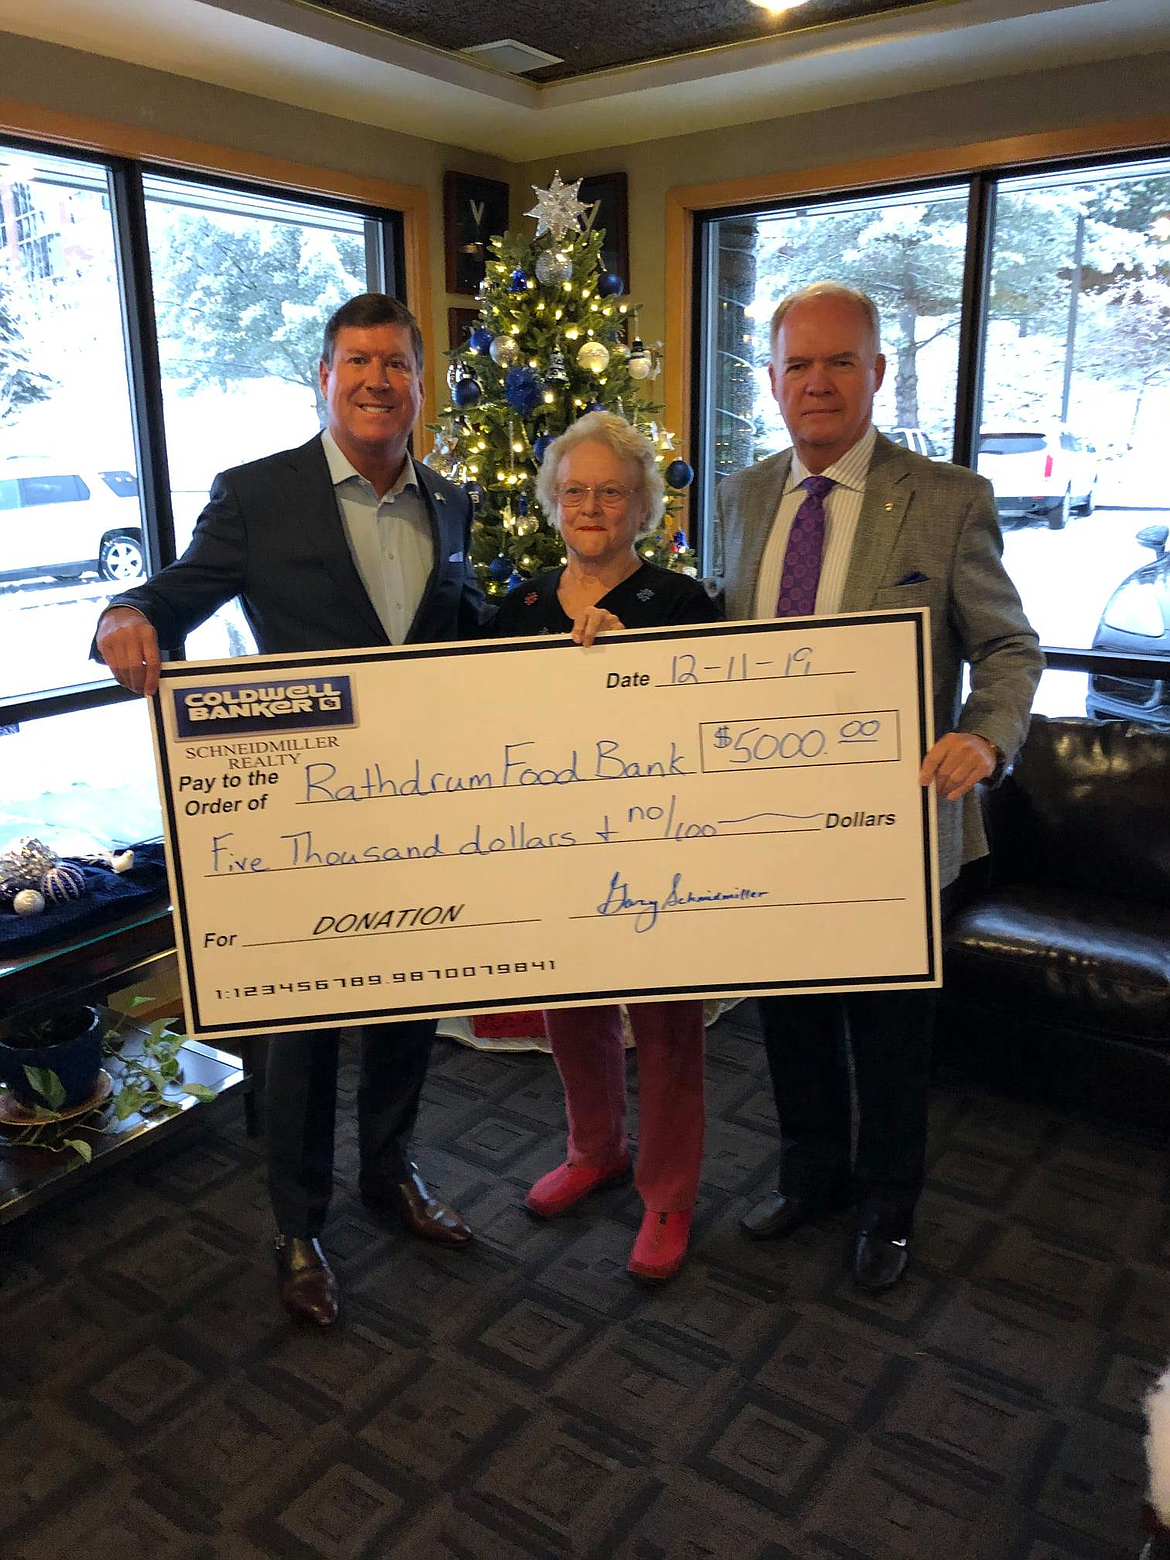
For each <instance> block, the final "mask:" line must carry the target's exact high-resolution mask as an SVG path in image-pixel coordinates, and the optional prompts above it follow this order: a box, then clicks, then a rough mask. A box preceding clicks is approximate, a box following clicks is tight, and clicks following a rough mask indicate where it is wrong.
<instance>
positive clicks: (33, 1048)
mask: <svg viewBox="0 0 1170 1560" xmlns="http://www.w3.org/2000/svg"><path fill="white" fill-rule="evenodd" d="M151 1002H152V999H151V998H149V997H140V998H135V1000H134V1002H133V1003H132V1004H131V1007H132V1008H133V1007H135V1006H139V1005H142V1004H146V1003H151ZM124 1039H125V1036H124V1035H122V1034H120V1033H119V1031H118V1029H117V1028H116V1027H111V1028H107V1027H106V1026H105V1023H104V1021H103V1015H102V1014H101V1013H100V1012H99V1011H98V1010H97V1009H96V1008H92V1007H85V1008H82V1007H79V1006H77V1005H76V1004H74V1005H73V1006H71V1007H62V1008H61V1009H59V1010H55V1011H53V1012H50V1013H47V1014H43V1015H41V1016H40V1017H38V1018H37V1019H35V1020H29V1021H27V1022H23V1023H10V1024H9V1025H8V1026H6V1029H5V1032H4V1037H3V1039H2V1040H0V1084H4V1085H6V1086H7V1087H8V1089H9V1091H10V1092H11V1094H12V1097H13V1099H14V1100H15V1101H16V1102H17V1104H18V1105H19V1106H21V1107H22V1108H23V1119H19V1120H18V1121H17V1123H16V1124H17V1125H18V1127H19V1133H18V1136H17V1137H16V1138H15V1139H10V1141H14V1142H15V1143H17V1144H20V1145H22V1146H26V1147H34V1146H35V1147H39V1148H47V1149H50V1150H52V1151H54V1152H59V1151H61V1150H62V1149H72V1150H73V1151H74V1152H75V1153H76V1154H77V1155H78V1157H79V1158H81V1159H83V1160H85V1161H86V1162H88V1161H89V1160H90V1159H91V1158H92V1148H91V1146H90V1144H89V1142H88V1141H87V1140H86V1139H85V1138H82V1137H64V1136H63V1135H62V1132H61V1128H60V1126H59V1123H60V1122H61V1121H62V1117H63V1116H66V1117H67V1116H68V1114H69V1113H72V1114H73V1115H74V1116H76V1117H77V1118H78V1119H77V1120H76V1122H69V1126H70V1127H71V1128H72V1130H73V1131H74V1132H79V1131H85V1132H94V1133H100V1132H102V1131H103V1130H105V1128H106V1126H107V1125H108V1116H107V1115H106V1113H105V1112H104V1111H103V1113H102V1115H101V1116H100V1117H99V1116H98V1115H97V1114H96V1107H97V1106H98V1105H104V1104H105V1103H106V1100H107V1099H110V1108H111V1110H112V1114H113V1118H114V1120H115V1121H117V1122H121V1121H125V1120H126V1119H127V1118H128V1117H130V1116H132V1115H134V1114H135V1113H138V1114H140V1115H144V1116H146V1115H152V1114H154V1113H155V1112H161V1113H165V1114H168V1115H171V1114H174V1113H175V1112H176V1111H179V1110H182V1108H183V1106H182V1103H181V1101H182V1098H183V1096H184V1095H190V1096H191V1097H192V1098H194V1099H197V1100H201V1101H207V1100H213V1099H215V1097H216V1095H215V1090H214V1089H209V1088H207V1087H206V1086H205V1085H204V1084H201V1083H194V1082H191V1083H188V1082H186V1081H185V1080H184V1079H183V1075H182V1068H181V1066H180V1061H179V1048H180V1047H181V1046H182V1044H183V1036H182V1035H181V1034H176V1033H175V1032H174V1031H172V1030H171V1029H170V1027H169V1022H168V1020H167V1019H157V1020H156V1021H155V1022H154V1023H152V1024H150V1025H149V1026H148V1027H147V1028H146V1029H145V1030H143V1031H142V1033H141V1040H140V1043H139V1044H138V1045H137V1046H135V1047H134V1049H133V1050H132V1051H129V1052H128V1051H127V1050H125V1049H124V1048H123V1044H122V1042H123V1040H124ZM103 1058H108V1059H110V1060H111V1068H110V1071H111V1072H112V1073H113V1074H115V1077H114V1079H113V1083H112V1089H111V1083H110V1081H109V1080H108V1076H107V1080H106V1081H105V1094H104V1095H103V1094H102V1093H101V1091H100V1090H99V1089H98V1088H97V1084H98V1080H99V1076H100V1074H101V1071H102V1060H103ZM87 1080H88V1081H87ZM111 1093H112V1098H111ZM90 1099H93V1100H94V1105H95V1111H94V1112H90V1113H88V1114H84V1113H83V1112H81V1111H79V1110H78V1107H79V1106H84V1105H85V1103H86V1101H87V1100H90ZM30 1118H31V1119H30ZM83 1118H84V1119H83Z"/></svg>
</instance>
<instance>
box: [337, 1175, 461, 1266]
mask: <svg viewBox="0 0 1170 1560" xmlns="http://www.w3.org/2000/svg"><path fill="white" fill-rule="evenodd" d="M403 1168H404V1170H405V1172H406V1175H405V1179H403V1180H402V1181H400V1182H399V1183H398V1184H397V1186H391V1187H389V1188H388V1189H387V1190H385V1191H368V1192H365V1191H364V1192H363V1193H362V1201H363V1202H364V1203H365V1204H366V1206H367V1207H368V1208H373V1209H374V1210H375V1211H376V1212H378V1213H384V1212H386V1211H390V1212H392V1213H396V1214H397V1215H398V1217H399V1218H400V1219H401V1220H402V1222H403V1224H404V1225H405V1226H406V1228H407V1229H408V1230H409V1231H410V1233H411V1234H412V1235H417V1236H419V1238H420V1239H421V1240H433V1241H437V1242H438V1243H439V1244H440V1245H443V1246H462V1245H463V1244H464V1243H465V1242H467V1241H469V1240H470V1239H471V1228H470V1226H469V1225H468V1223H467V1221H466V1219H464V1217H463V1216H462V1214H459V1213H456V1211H455V1209H454V1208H449V1207H448V1206H447V1204H446V1203H445V1202H442V1201H441V1200H440V1199H439V1198H438V1197H436V1196H435V1194H434V1193H433V1192H432V1191H431V1189H430V1187H429V1186H428V1185H427V1183H426V1182H425V1181H424V1180H423V1178H422V1176H421V1175H420V1174H419V1169H418V1166H417V1165H414V1164H408V1165H405V1166H404V1167H403Z"/></svg>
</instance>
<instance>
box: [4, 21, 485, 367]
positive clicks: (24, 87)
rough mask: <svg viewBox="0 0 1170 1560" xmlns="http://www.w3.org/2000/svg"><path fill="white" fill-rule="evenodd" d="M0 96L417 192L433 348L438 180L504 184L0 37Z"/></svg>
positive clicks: (439, 288) (475, 158) (302, 114)
mask: <svg viewBox="0 0 1170 1560" xmlns="http://www.w3.org/2000/svg"><path fill="white" fill-rule="evenodd" d="M0 61H3V67H2V72H0V97H6V98H8V99H9V100H10V101H11V100H13V99H16V100H19V101H20V102H24V103H29V104H32V105H35V106H36V107H37V108H42V109H51V110H56V111H58V112H61V113H67V114H76V115H80V116H83V117H91V118H94V119H104V120H112V121H116V122H118V123H120V124H130V125H135V126H139V127H142V128H143V129H147V130H153V131H157V132H159V133H165V134H167V135H174V136H182V137H185V138H187V139H189V140H192V141H202V142H208V143H212V144H214V145H216V146H224V147H230V148H231V149H233V150H236V151H241V152H251V153H257V154H262V155H264V156H268V157H279V158H282V159H284V160H286V161H288V162H295V163H305V164H308V165H310V166H314V167H324V168H333V169H337V170H338V171H339V172H341V173H345V174H351V175H355V176H357V177H361V178H371V179H384V180H387V181H389V182H393V183H397V184H416V185H419V186H421V187H422V188H423V189H424V190H425V191H426V193H427V195H428V197H429V200H430V261H431V301H432V324H433V330H434V336H433V340H434V341H435V343H436V344H437V346H438V347H440V348H442V347H444V346H446V342H447V306H448V302H449V301H450V302H451V303H461V304H464V305H466V303H467V302H468V300H467V299H466V298H451V299H450V300H448V298H447V292H446V282H445V279H444V272H443V173H444V171H445V170H446V169H448V168H458V169H460V170H461V171H462V172H465V173H478V174H484V175H486V176H488V177H489V178H495V179H504V180H507V179H509V178H510V177H511V174H512V172H513V170H512V168H511V167H510V165H509V164H507V163H504V162H502V161H500V159H498V158H494V157H487V156H484V155H482V154H478V153H475V152H468V151H466V150H464V149H462V148H460V147H452V146H447V145H445V144H444V143H443V142H441V141H438V140H424V139H423V138H422V137H421V136H413V135H402V134H399V133H398V132H396V131H393V130H379V129H376V128H374V127H373V126H370V125H363V124H353V123H351V122H349V121H348V120H344V119H336V118H333V117H332V116H331V115H328V114H318V113H313V112H311V111H310V110H307V109H301V108H293V107H291V106H289V105H288V104H285V103H274V102H272V101H270V100H269V99H267V98H260V97H253V96H251V95H250V94H248V93H245V92H233V91H230V90H229V89H227V88H226V87H216V86H210V85H208V84H207V83H206V82H201V81H191V80H188V79H187V78H186V77H183V76H173V75H169V74H167V73H165V72H163V71H156V70H146V69H144V68H142V67H141V66H137V65H128V64H125V63H123V62H122V61H119V60H110V59H104V58H101V57H99V56H97V55H93V54H84V53H82V52H81V51H79V50H77V49H66V48H61V47H59V46H58V45H56V44H49V43H41V42H38V41H36V40H34V39H31V38H23V37H16V36H14V35H13V34H10V33H0Z"/></svg>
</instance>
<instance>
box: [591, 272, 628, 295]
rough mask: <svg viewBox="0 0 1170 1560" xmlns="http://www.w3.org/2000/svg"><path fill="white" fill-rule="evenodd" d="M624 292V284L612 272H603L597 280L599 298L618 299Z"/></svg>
mask: <svg viewBox="0 0 1170 1560" xmlns="http://www.w3.org/2000/svg"><path fill="white" fill-rule="evenodd" d="M625 290H626V284H625V282H623V281H622V279H621V277H620V276H617V275H615V274H614V272H613V271H605V272H603V273H602V275H601V276H599V277H598V278H597V296H598V297H599V298H620V297H621V295H622V293H624V292H625Z"/></svg>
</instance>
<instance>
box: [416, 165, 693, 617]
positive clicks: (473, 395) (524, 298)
mask: <svg viewBox="0 0 1170 1560" xmlns="http://www.w3.org/2000/svg"><path fill="white" fill-rule="evenodd" d="M579 186H580V180H577V182H576V183H573V184H564V183H562V181H561V176H560V174H559V173H557V175H556V176H555V178H554V179H553V181H552V183H551V185H550V186H549V188H548V189H545V190H542V189H540V188H538V187H537V186H535V185H534V186H533V188H534V189H535V191H536V205H535V207H534V208H533V209H532V210H531V211H529V212H527V213H526V215H528V216H531V217H535V218H536V236H535V239H526V238H524V237H523V236H522V235H520V234H518V233H505V234H503V235H502V236H501V237H496V238H493V239H492V241H491V245H490V256H489V259H488V263H487V273H486V276H485V278H484V281H483V283H482V285H481V287H480V294H479V296H480V311H479V318H478V320H477V321H476V322H475V325H474V326H473V328H472V330H471V332H470V336H469V339H468V341H467V343H466V345H465V346H461V347H460V348H459V349H457V350H455V351H452V352H448V353H447V357H448V358H449V359H450V367H449V369H448V372H447V382H448V385H449V387H450V391H451V404H450V405H449V406H446V407H444V408H443V411H442V413H441V415H440V419H439V422H438V423H436V424H432V431H433V432H434V435H435V443H434V447H433V449H432V451H431V454H430V455H429V457H428V461H429V463H430V465H432V466H433V467H434V468H435V469H436V470H437V471H441V472H442V473H443V474H444V476H447V477H450V478H451V479H452V481H455V482H459V483H461V484H462V485H463V487H464V488H465V489H466V491H467V492H468V493H469V495H470V496H471V499H472V503H473V504H474V506H475V525H474V528H473V532H472V558H473V561H474V563H475V567H476V572H477V574H478V575H479V578H480V582H481V584H482V585H483V587H484V589H485V590H486V591H487V593H488V595H489V596H502V595H504V594H505V592H507V591H508V590H510V589H511V588H512V587H513V586H515V585H518V584H519V583H520V582H521V581H523V580H525V579H527V578H528V577H529V575H532V574H538V573H539V572H540V571H541V570H542V569H550V568H556V567H558V566H559V565H560V564H562V563H563V562H564V561H565V554H564V548H563V546H562V543H561V538H560V535H559V534H558V533H557V531H556V530H555V529H554V528H553V527H552V526H550V525H549V523H548V522H547V521H546V520H545V517H544V515H543V513H542V512H541V510H540V508H539V505H538V504H537V502H536V497H535V481H536V471H537V467H538V466H539V465H540V461H541V458H542V456H543V454H544V451H545V450H546V449H547V447H548V445H549V444H550V443H551V442H552V440H553V439H554V438H556V436H557V435H558V434H560V433H563V432H564V430H565V429H566V428H567V427H568V426H569V424H570V423H572V422H575V421H576V419H577V418H578V417H582V416H584V414H585V413H586V412H588V411H593V410H598V409H601V410H605V411H611V412H618V413H620V414H621V415H622V416H624V417H626V418H628V419H629V421H630V422H632V423H633V424H634V425H635V426H636V427H638V428H640V429H641V430H642V431H643V432H644V433H645V434H646V435H647V436H648V437H649V439H650V441H651V443H652V444H653V445H654V448H655V451H656V452H657V456H658V462H659V465H660V466H661V468H662V471H663V475H664V477H665V479H666V484H667V506H666V514H665V515H664V517H663V521H662V525H661V526H660V528H659V529H658V530H657V531H655V532H654V533H653V534H652V535H650V536H647V537H645V538H643V539H642V540H641V541H640V542H639V543H638V549H639V551H640V552H641V553H642V555H643V557H645V558H649V559H651V560H652V561H653V562H655V563H660V564H662V565H664V566H666V567H669V568H681V569H686V570H688V572H691V573H693V572H694V559H693V554H692V553H691V552H690V551H689V549H688V548H687V546H686V540H685V537H684V536H683V534H682V533H681V532H680V531H678V530H677V521H676V520H675V519H674V518H673V515H674V513H675V512H676V511H677V510H678V508H679V504H680V499H679V496H678V495H679V492H680V491H681V490H682V489H683V488H685V487H687V486H688V485H689V483H690V482H691V481H692V479H693V476H694V473H693V471H692V470H691V468H690V466H689V465H688V464H687V463H686V461H684V460H681V459H680V458H679V457H678V456H677V455H676V454H675V453H674V452H673V445H674V438H673V435H672V434H670V433H669V432H668V431H667V430H666V429H664V428H663V427H662V425H661V423H660V422H659V421H658V420H657V419H658V417H659V415H660V414H661V411H662V407H661V406H660V405H659V404H657V403H655V402H654V401H651V400H647V399H644V396H643V390H644V387H648V386H649V385H651V384H652V383H653V381H654V379H655V378H656V377H657V375H658V372H659V369H660V367H661V364H660V359H659V355H658V352H657V350H655V349H647V348H646V346H645V345H644V344H643V343H642V341H641V340H640V339H639V338H638V337H637V335H636V334H634V332H635V331H636V328H637V316H638V312H639V311H638V308H637V307H636V306H633V305H630V304H628V303H625V302H623V301H622V299H623V294H624V292H625V284H624V282H623V280H622V279H621V278H620V277H618V276H615V275H613V274H612V273H611V272H605V271H603V269H602V267H601V248H602V242H603V239H604V237H605V235H604V233H603V232H601V231H600V230H596V231H593V232H583V231H582V227H581V216H582V213H583V212H585V211H586V210H587V208H586V207H585V206H584V205H582V203H581V202H580V201H579V200H578V199H577V190H578V188H579ZM627 338H628V339H627Z"/></svg>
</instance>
